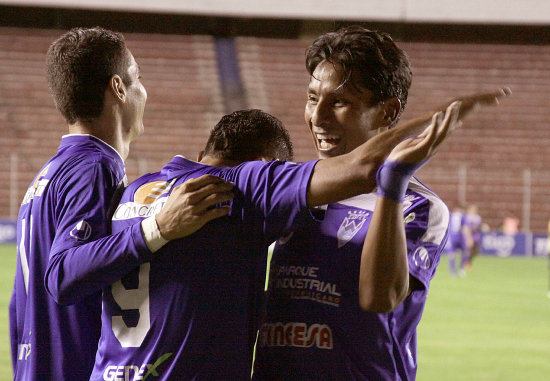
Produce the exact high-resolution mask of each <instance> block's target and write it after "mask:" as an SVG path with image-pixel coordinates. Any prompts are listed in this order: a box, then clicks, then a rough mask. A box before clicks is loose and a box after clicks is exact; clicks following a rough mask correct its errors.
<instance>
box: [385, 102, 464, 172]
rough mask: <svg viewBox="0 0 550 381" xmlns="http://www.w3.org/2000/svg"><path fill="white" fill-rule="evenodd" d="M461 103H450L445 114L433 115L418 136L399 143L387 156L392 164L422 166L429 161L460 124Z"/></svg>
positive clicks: (440, 112)
mask: <svg viewBox="0 0 550 381" xmlns="http://www.w3.org/2000/svg"><path fill="white" fill-rule="evenodd" d="M461 108H462V102H461V101H455V102H453V103H451V104H450V105H449V106H448V107H447V109H446V110H445V112H442V111H439V112H437V113H435V114H433V116H432V118H431V122H430V124H429V126H428V128H426V129H425V130H424V131H423V132H422V133H421V134H420V135H418V136H411V137H409V138H407V139H405V140H403V141H402V142H401V143H399V144H398V145H397V146H396V147H395V148H394V149H393V150H392V151H391V153H390V155H389V156H388V160H389V161H392V162H400V163H407V164H414V163H418V164H422V163H424V162H425V161H426V160H429V159H430V158H431V157H432V156H433V155H434V154H435V152H436V151H437V149H438V148H439V146H440V145H441V143H443V141H444V140H445V139H446V138H447V137H448V136H449V134H450V133H451V132H452V131H453V130H454V129H455V128H457V127H459V126H460V124H461V123H462V122H461V121H459V119H458V117H459V114H460V110H461Z"/></svg>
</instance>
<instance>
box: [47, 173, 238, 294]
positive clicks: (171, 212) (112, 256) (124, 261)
mask: <svg viewBox="0 0 550 381" xmlns="http://www.w3.org/2000/svg"><path fill="white" fill-rule="evenodd" d="M232 188H233V185H232V184H231V183H228V182H226V181H223V180H221V179H220V178H218V177H215V176H210V175H205V176H202V177H199V178H197V179H194V180H190V181H188V182H187V183H185V184H182V185H181V186H178V187H176V188H175V189H174V190H173V191H172V194H171V195H170V197H169V199H168V200H167V202H166V205H165V207H164V208H163V209H162V211H161V212H159V214H157V216H156V221H157V223H156V225H158V230H159V231H160V234H161V235H162V234H166V236H162V238H163V239H164V242H163V243H166V240H170V239H175V238H179V237H184V236H187V235H190V234H192V233H194V232H195V231H197V230H198V229H200V228H201V227H202V226H203V225H204V224H206V223H207V222H208V221H211V220H213V219H215V218H218V217H221V216H224V215H226V214H227V213H228V207H220V208H214V205H216V204H218V203H223V202H226V201H229V200H230V199H232V198H233V194H232V192H231V189H232ZM144 221H145V220H144ZM77 222H78V221H73V222H71V223H69V224H67V225H69V226H74V225H75V224H76V223H77ZM153 222H154V219H153ZM156 225H155V228H157V226H156ZM150 243H151V242H150V241H148V240H147V233H146V232H145V229H144V224H143V222H141V223H134V224H132V225H130V226H128V227H127V228H124V229H123V230H121V231H119V232H117V233H114V234H112V235H108V236H104V237H103V238H99V239H97V240H94V241H91V242H88V243H85V244H81V245H78V246H71V247H66V248H64V249H63V250H60V251H53V252H52V253H50V260H49V263H48V269H47V271H46V276H45V286H46V289H47V291H48V293H49V294H50V295H51V296H52V297H53V298H54V300H55V301H56V302H57V303H60V304H72V303H75V302H77V301H78V300H80V299H81V298H83V297H86V296H89V295H91V294H93V293H95V292H98V291H101V290H102V289H104V288H105V287H107V286H109V285H110V284H112V283H113V282H115V281H117V280H119V279H121V278H122V277H123V276H125V275H126V274H127V273H128V272H130V271H132V270H133V269H134V268H136V267H137V266H139V265H141V264H142V263H144V262H147V261H150V260H151V258H152V256H154V254H151V251H152V250H151V245H150ZM160 246H162V245H160ZM160 246H157V248H158V247H160Z"/></svg>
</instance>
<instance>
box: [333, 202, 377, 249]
mask: <svg viewBox="0 0 550 381" xmlns="http://www.w3.org/2000/svg"><path fill="white" fill-rule="evenodd" d="M369 215H370V213H369V212H367V211H366V210H361V211H354V212H352V211H348V216H347V217H344V221H342V223H341V224H340V227H339V228H338V233H336V237H337V238H338V248H341V247H342V246H344V245H345V244H346V243H348V242H349V241H351V239H352V238H353V237H354V236H355V235H356V234H357V232H358V231H359V230H361V228H362V227H363V225H364V224H365V221H366V220H367V217H368V216H369Z"/></svg>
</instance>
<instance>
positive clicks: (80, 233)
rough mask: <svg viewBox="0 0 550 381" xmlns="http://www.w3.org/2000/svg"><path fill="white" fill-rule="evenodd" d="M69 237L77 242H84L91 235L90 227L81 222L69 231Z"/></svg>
mask: <svg viewBox="0 0 550 381" xmlns="http://www.w3.org/2000/svg"><path fill="white" fill-rule="evenodd" d="M70 234H71V237H73V238H74V239H76V240H79V241H86V240H87V239H88V238H90V236H91V235H92V227H91V226H90V224H89V223H87V222H86V221H84V220H82V221H80V222H79V223H78V224H76V226H75V227H74V228H73V230H71V233H70Z"/></svg>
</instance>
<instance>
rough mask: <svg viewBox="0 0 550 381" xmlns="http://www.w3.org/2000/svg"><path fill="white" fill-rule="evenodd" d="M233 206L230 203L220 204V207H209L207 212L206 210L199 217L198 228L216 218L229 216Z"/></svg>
mask: <svg viewBox="0 0 550 381" xmlns="http://www.w3.org/2000/svg"><path fill="white" fill-rule="evenodd" d="M230 210H231V208H230V207H229V205H224V206H220V207H219V208H213V209H209V210H207V211H206V212H204V213H203V214H202V215H200V216H199V217H198V220H197V225H198V226H197V230H198V229H200V228H201V227H203V226H204V225H205V224H206V223H208V222H210V221H212V220H215V219H216V218H220V217H223V216H227V214H228V213H229V211H230Z"/></svg>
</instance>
